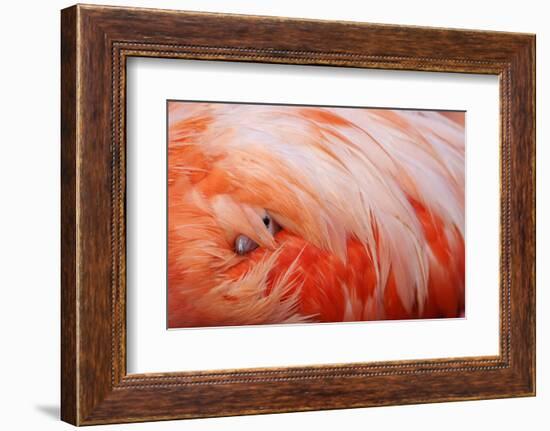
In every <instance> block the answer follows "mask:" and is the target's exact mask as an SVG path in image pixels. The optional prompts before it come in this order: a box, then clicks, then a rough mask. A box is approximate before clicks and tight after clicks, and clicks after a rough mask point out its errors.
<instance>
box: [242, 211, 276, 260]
mask: <svg viewBox="0 0 550 431" xmlns="http://www.w3.org/2000/svg"><path fill="white" fill-rule="evenodd" d="M262 221H263V223H264V225H265V227H266V229H267V230H268V232H269V233H270V234H271V235H275V234H276V233H277V232H279V231H280V230H281V226H279V224H278V223H277V222H276V221H275V220H273V218H272V217H271V216H270V215H269V214H268V213H265V214H264V215H263V217H262ZM258 247H259V245H258V243H257V242H256V241H254V240H253V239H251V238H249V237H247V236H246V235H243V234H241V235H239V236H237V238H235V253H237V254H239V255H241V256H244V255H245V254H248V253H250V252H251V251H252V250H255V249H257V248H258Z"/></svg>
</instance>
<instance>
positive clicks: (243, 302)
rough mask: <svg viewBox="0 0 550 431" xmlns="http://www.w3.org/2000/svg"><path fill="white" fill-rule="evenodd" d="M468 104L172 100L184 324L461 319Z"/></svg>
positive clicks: (171, 221)
mask: <svg viewBox="0 0 550 431" xmlns="http://www.w3.org/2000/svg"><path fill="white" fill-rule="evenodd" d="M464 128H465V125H464V114H463V113H460V112H439V111H413V110H393V109H366V108H336V107H312V106H282V105H254V104H233V103H199V102H178V101H170V102H169V105H168V326H169V327H170V328H183V327H206V326H231V325H257V324H284V323H319V322H344V321H367V320H395V319H400V320H402V319H427V318H443V317H445V318H453V317H463V316H464V308H465V294H464V285H465V275H464V274H465V245H464V235H465V216H464V213H465V203H464V199H465V139H464Z"/></svg>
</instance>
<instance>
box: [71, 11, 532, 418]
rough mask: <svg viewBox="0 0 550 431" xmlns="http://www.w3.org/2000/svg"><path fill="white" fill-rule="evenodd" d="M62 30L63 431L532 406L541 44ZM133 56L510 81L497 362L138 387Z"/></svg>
mask: <svg viewBox="0 0 550 431" xmlns="http://www.w3.org/2000/svg"><path fill="white" fill-rule="evenodd" d="M61 18H62V20H61V52H62V55H61V59H62V61H61V83H62V92H61V111H62V112H61V124H62V134H61V140H62V146H61V162H62V163H61V169H62V175H61V177H62V179H61V191H62V199H61V208H62V216H61V227H62V247H61V253H62V283H61V284H62V286H61V288H62V289H61V292H62V295H61V305H62V325H61V340H62V345H61V353H62V355H61V358H62V360H61V388H62V390H61V417H62V419H63V420H64V421H67V422H69V423H72V424H75V425H90V424H104V423H114V422H137V421H152V420H166V419H179V418H195V417H212V416H229V415H240V414H258V413H273V412H289V411H307V410H320V409H339V408H352V407H367V406H383V405H393V404H413V403H427V402H442V401H456V400H475V399H489V398H503V397H516V396H533V395H534V394H535V36H534V35H529V34H513V33H500V32H488V31H470V30H449V29H439V28H423V27H404V26H392V25H376V24H363V23H353V22H330V21H314V20H297V19H286V18H275V17H255V16H240V15H220V14H212V13H195V12H178V11H165V10H152V9H151V10H147V9H134V8H119V7H103V6H84V5H77V6H73V7H70V8H68V9H64V10H63V11H62V14H61ZM335 35H337V37H335ZM131 56H143V57H163V58H183V59H199V60H223V61H241V62H258V63H285V64H301V65H331V66H342V67H354V68H374V69H394V70H414V71H441V72H460V73H476V74H492V75H498V76H499V78H500V81H499V82H500V107H501V110H500V127H501V135H500V139H501V142H500V147H501V148H500V149H501V197H500V203H501V219H500V226H501V227H500V233H501V267H500V280H501V282H500V355H498V356H491V357H466V358H443V359H433V360H414V361H397V362H396V361H393V362H378V363H364V364H356V363H354V364H339V365H329V366H303V367H288V368H267V369H244V370H243V369H239V370H227V371H222V372H220V371H209V370H205V371H203V372H179V373H158V374H127V372H126V350H125V345H126V344H125V342H126V321H125V307H126V302H125V298H126V284H125V282H126V279H125V275H126V273H125V269H126V267H125V264H126V262H125V190H126V176H125V151H126V147H125V142H126V141H125V139H126V138H125V97H126V94H125V92H126V87H125V84H126V68H125V66H126V60H127V59H128V58H129V57H131ZM497 222H498V221H497V220H495V223H497ZM251 394H253V396H251Z"/></svg>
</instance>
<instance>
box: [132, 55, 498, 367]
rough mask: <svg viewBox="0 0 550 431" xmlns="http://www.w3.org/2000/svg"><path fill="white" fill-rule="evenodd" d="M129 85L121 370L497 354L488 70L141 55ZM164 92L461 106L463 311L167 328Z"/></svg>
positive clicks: (494, 153) (493, 112)
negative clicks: (124, 364) (124, 360)
mask: <svg viewBox="0 0 550 431" xmlns="http://www.w3.org/2000/svg"><path fill="white" fill-rule="evenodd" d="M127 85H128V96H127V97H128V99H127V106H128V109H127V112H128V118H127V124H128V142H127V148H128V151H127V172H128V199H127V204H128V206H127V208H128V215H127V232H128V237H127V250H128V251H127V255H128V261H127V265H126V267H127V270H128V280H127V288H128V291H127V299H128V372H130V373H143V372H162V371H188V370H204V369H223V368H246V367H268V366H286V365H307V364H337V363H350V362H368V361H384V360H403V359H427V358H443V357H461V356H491V355H497V354H498V347H499V346H498V345H499V343H498V332H499V331H498V327H499V316H498V306H499V294H498V287H499V265H498V264H499V257H500V256H499V251H498V250H499V247H498V245H499V225H498V223H495V220H498V218H499V197H498V192H499V189H500V185H499V133H500V131H499V116H498V114H499V103H498V95H499V82H498V77H496V76H489V75H466V74H456V73H445V74H444V73H426V72H405V71H379V70H362V69H349V68H334V67H308V66H302V67H297V66H288V65H273V64H262V65H257V64H242V63H227V62H204V61H202V62H201V61H189V60H174V59H151V58H146V59H145V58H141V59H131V60H130V61H129V63H128V77H127ZM320 89H322V91H320ZM167 99H179V100H181V99H191V100H224V101H241V102H242V101H247V102H270V103H295V104H296V103H302V104H304V103H307V104H317V105H323V104H325V105H327V104H334V105H340V106H365V105H370V106H377V107H393V108H407V107H414V108H417V109H456V110H464V111H467V113H466V136H465V138H466V142H467V145H466V169H467V176H466V181H467V183H466V209H467V211H466V298H467V301H466V318H462V319H431V320H416V321H408V322H403V321H385V322H353V323H338V324H308V325H265V326H248V327H228V328H193V329H189V328H187V329H179V330H170V331H167V330H166V323H165V322H166V296H165V293H166V136H165V132H166V100H167ZM480 262H482V265H481V266H480V265H479V263H480Z"/></svg>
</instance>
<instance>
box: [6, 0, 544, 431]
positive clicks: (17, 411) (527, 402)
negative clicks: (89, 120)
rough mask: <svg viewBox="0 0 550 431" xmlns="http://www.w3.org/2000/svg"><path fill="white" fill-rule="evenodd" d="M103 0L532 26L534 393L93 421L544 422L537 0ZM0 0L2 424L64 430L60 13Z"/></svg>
mask: <svg viewBox="0 0 550 431" xmlns="http://www.w3.org/2000/svg"><path fill="white" fill-rule="evenodd" d="M103 3H108V4H120V5H133V6H149V7H165V8H174V9H189V10H210V11H220V12H234V13H250V14H264V15H286V16H296V17H309V18H323V19H345V20H359V21H370V22H381V23H394V24H412V25H431V26H440V27H457V28H478V29H487V30H505V31H524V32H536V33H537V76H538V80H537V114H538V115H537V117H538V118H539V122H538V124H537V138H538V143H539V145H538V190H539V193H538V205H537V208H538V215H537V218H538V220H539V227H538V232H539V234H538V238H537V239H538V240H537V248H538V262H539V267H538V271H537V277H538V289H537V312H538V318H537V325H538V329H537V338H538V343H537V353H538V380H537V383H538V385H537V387H538V390H537V392H538V396H537V397H536V398H525V399H508V400H494V401H476V402H460V403H445V404H436V405H418V406H397V407H386V408H371V409H356V410H342V411H329V412H310V413H293V414H284V415H268V416H248V417H237V418H222V419H206V420H194V421H186V422H164V423H156V424H134V425H122V426H116V427H115V426H106V427H99V428H97V429H103V428H105V429H136V430H138V429H147V430H157V429H158V430H163V429H166V430H167V429H178V430H227V429H239V430H257V429H267V430H279V429H285V428H286V429H312V428H315V429H326V430H333V429H342V428H345V429H346V430H354V429H358V430H359V429H361V430H364V429H368V428H370V429H389V430H392V429H408V430H409V429H418V430H438V431H439V430H442V429H445V430H465V429H468V430H469V429H478V428H489V427H490V428H491V429H499V430H514V431H516V430H518V429H534V430H537V429H546V428H547V426H548V423H549V422H550V415H549V412H548V405H549V403H550V372H549V367H548V365H547V363H548V361H549V359H550V350H549V346H550V343H549V342H548V336H549V334H550V332H549V330H548V325H549V324H550V320H549V318H548V314H547V313H546V314H545V310H546V311H547V310H548V309H549V308H550V296H549V295H548V294H547V293H546V292H545V288H546V287H547V285H548V270H547V269H546V268H545V265H544V261H547V260H548V253H549V250H548V246H549V245H550V237H549V235H550V231H549V230H548V228H547V227H546V225H545V224H544V222H543V220H544V219H545V218H546V219H548V217H549V216H550V214H549V211H550V203H549V199H548V192H547V189H548V188H547V187H544V186H543V184H549V181H550V173H549V171H548V170H546V172H544V171H543V169H542V168H543V166H545V165H547V164H548V163H550V152H549V150H548V148H547V146H546V145H544V144H545V143H547V141H548V139H549V133H550V127H549V126H548V125H547V124H548V123H547V122H545V121H544V119H545V118H549V117H550V101H549V100H550V99H549V97H550V92H549V88H548V85H549V82H550V78H548V76H550V68H549V64H548V54H547V53H548V52H549V51H550V42H549V40H550V29H549V28H548V23H547V21H548V13H547V12H546V11H545V9H544V2H541V1H535V0H533V1H529V0H524V1H522V2H518V1H513V2H507V1H498V2H497V1H495V2H479V1H470V0H462V1H460V2H454V3H445V2H440V1H414V2H411V1H390V0H388V1H384V2H368V3H367V2H358V1H356V0H338V1H325V2H311V1H297V0H288V1H283V0H264V1H259V0H257V1H248V2H247V1H236V0H218V1H214V0H211V1H210V0H197V1H166V0H159V1H153V0H149V1H143V0H141V1H140V0H132V1H130V2H126V1H118V2H109V1H106V0H105V1H103ZM69 4H70V3H69V2H64V1H55V0H54V1H48V2H38V1H34V2H31V1H27V2H6V3H5V4H3V8H2V15H1V17H0V23H1V25H0V31H1V32H2V33H1V36H2V38H1V40H2V48H3V49H2V54H3V55H2V67H1V68H0V74H1V76H0V78H1V79H0V95H1V96H0V103H1V105H0V106H1V107H2V112H1V118H2V121H1V123H0V143H1V144H0V176H1V177H0V179H1V182H0V184H2V186H1V189H0V190H1V196H2V207H1V213H0V214H1V215H0V217H1V223H0V253H1V255H0V259H1V260H0V261H1V262H2V264H1V267H0V288H1V289H2V292H3V297H2V302H1V311H0V319H1V321H2V332H1V336H2V351H1V355H0V367H1V368H0V370H1V371H2V381H1V382H0V396H1V398H2V399H1V400H0V401H1V402H2V415H1V416H0V426H1V427H2V428H4V429H10V430H12V429H13V430H17V429H40V430H49V429H69V428H70V427H69V426H68V425H66V424H63V423H60V422H59V421H58V420H57V416H58V409H59V403H58V399H59V387H58V384H59V218H60V214H59V88H60V87H59V9H60V8H62V7H65V6H68V5H69Z"/></svg>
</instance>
